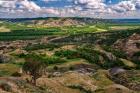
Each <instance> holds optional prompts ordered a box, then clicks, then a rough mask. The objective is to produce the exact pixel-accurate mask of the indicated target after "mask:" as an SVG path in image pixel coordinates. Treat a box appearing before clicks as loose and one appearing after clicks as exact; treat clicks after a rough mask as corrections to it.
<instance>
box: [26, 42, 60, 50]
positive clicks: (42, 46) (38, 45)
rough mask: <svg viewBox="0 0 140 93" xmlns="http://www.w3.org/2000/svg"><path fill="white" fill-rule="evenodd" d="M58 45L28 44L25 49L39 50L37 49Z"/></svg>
mask: <svg viewBox="0 0 140 93" xmlns="http://www.w3.org/2000/svg"><path fill="white" fill-rule="evenodd" d="M58 47H59V46H58V45H55V44H35V45H29V46H27V47H25V50H27V51H32V50H39V49H46V48H48V49H49V50H53V49H54V48H58Z"/></svg>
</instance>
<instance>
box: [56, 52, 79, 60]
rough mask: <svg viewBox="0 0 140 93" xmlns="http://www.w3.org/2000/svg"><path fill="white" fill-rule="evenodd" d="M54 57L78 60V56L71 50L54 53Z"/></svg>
mask: <svg viewBox="0 0 140 93" xmlns="http://www.w3.org/2000/svg"><path fill="white" fill-rule="evenodd" d="M55 55H56V56H60V57H66V58H67V59H74V58H79V54H78V53H77V52H76V51H73V50H60V51H56V52H55Z"/></svg>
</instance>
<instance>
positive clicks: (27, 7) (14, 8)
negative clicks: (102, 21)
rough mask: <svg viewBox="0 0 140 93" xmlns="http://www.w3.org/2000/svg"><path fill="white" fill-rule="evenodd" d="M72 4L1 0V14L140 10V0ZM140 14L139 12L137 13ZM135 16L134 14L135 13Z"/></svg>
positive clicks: (75, 1)
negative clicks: (48, 5) (56, 4)
mask: <svg viewBox="0 0 140 93" xmlns="http://www.w3.org/2000/svg"><path fill="white" fill-rule="evenodd" d="M41 1H43V2H46V4H47V3H49V2H57V1H59V2H63V1H62V0H41ZM67 2H68V3H72V4H70V5H66V6H65V5H64V6H63V7H60V8H57V7H53V5H52V7H47V6H43V7H42V6H40V5H38V4H36V3H35V2H34V1H33V0H32V1H31V0H11V1H4V0H0V15H2V13H3V12H4V13H7V15H8V16H9V15H10V14H11V15H13V16H14V15H15V17H16V16H23V15H24V16H26V17H28V16H44V15H45V16H47V15H48V16H49V15H54V16H60V15H61V16H62V15H63V16H93V17H95V16H105V15H108V16H109V15H110V16H115V17H116V16H118V17H119V16H120V15H121V16H122V15H124V16H128V15H133V14H132V13H134V12H137V11H138V10H140V0H123V1H121V2H119V3H117V4H109V5H107V4H105V3H104V2H105V0H67ZM135 14H139V13H135ZM133 16H134V15H133Z"/></svg>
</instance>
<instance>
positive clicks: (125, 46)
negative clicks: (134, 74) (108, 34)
mask: <svg viewBox="0 0 140 93" xmlns="http://www.w3.org/2000/svg"><path fill="white" fill-rule="evenodd" d="M113 47H114V48H116V49H120V50H123V51H124V52H126V54H127V55H128V56H129V57H132V56H133V55H134V54H135V53H137V52H139V51H140V35H139V34H135V33H134V34H133V35H131V36H130V37H128V38H126V39H119V40H118V41H116V42H115V43H114V45H113Z"/></svg>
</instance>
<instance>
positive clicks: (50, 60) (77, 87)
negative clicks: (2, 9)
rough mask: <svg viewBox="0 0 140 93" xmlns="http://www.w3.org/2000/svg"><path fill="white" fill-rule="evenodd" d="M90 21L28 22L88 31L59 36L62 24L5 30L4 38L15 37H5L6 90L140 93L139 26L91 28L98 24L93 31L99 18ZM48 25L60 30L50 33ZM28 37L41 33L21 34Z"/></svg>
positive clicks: (0, 89) (1, 73)
mask: <svg viewBox="0 0 140 93" xmlns="http://www.w3.org/2000/svg"><path fill="white" fill-rule="evenodd" d="M85 20H86V22H85V21H84V19H82V20H80V19H76V20H75V19H74V18H61V19H57V18H56V19H55V20H54V19H51V18H49V20H31V21H30V22H28V21H27V24H26V25H28V26H29V25H36V26H45V27H50V28H51V27H52V26H54V27H56V28H59V27H60V28H63V26H64V27H65V28H63V30H62V29H60V28H59V30H62V31H63V32H64V31H65V29H66V28H69V27H70V28H69V29H68V30H70V31H71V29H72V30H74V31H75V32H76V31H77V32H78V31H81V30H83V29H84V30H83V32H84V31H87V33H82V32H80V33H75V32H73V33H71V32H70V31H69V33H67V32H66V33H65V34H58V33H60V32H59V30H58V29H57V30H56V28H53V30H51V29H50V28H41V31H42V29H43V31H44V30H45V31H44V32H41V31H40V32H37V30H38V29H39V27H38V28H35V29H33V28H32V29H31V28H30V29H28V30H27V31H25V30H26V29H24V30H19V29H18V30H17V29H16V30H15V25H12V26H11V29H12V31H13V32H11V33H9V32H1V35H0V38H3V37H4V36H5V37H6V38H7V37H10V36H11V37H12V36H13V38H14V39H12V40H9V39H8V40H7V39H5V38H4V39H1V41H0V93H140V63H139V61H140V32H139V29H138V28H137V29H130V30H129V29H127V30H124V29H123V31H118V30H117V31H116V30H115V31H112V30H111V31H106V32H104V31H103V32H102V31H101V32H94V31H93V32H88V31H89V30H92V29H95V27H96V26H97V25H96V26H88V29H87V27H85V25H87V22H88V23H89V24H90V23H92V22H93V20H90V19H85ZM94 21H95V20H94ZM8 25H9V24H8ZM21 25H23V24H21ZM73 25H76V26H81V27H82V26H84V27H83V28H77V29H75V26H74V27H73V28H71V27H72V26H73ZM22 27H23V28H24V26H22ZM9 28H10V27H9ZM125 28H126V26H125ZM48 29H49V30H51V31H52V32H55V33H56V32H58V33H57V34H54V33H53V34H49V35H48V33H47V32H49V30H48ZM54 29H55V30H54ZM79 29H80V30H79ZM30 30H33V31H32V32H30ZM39 30H40V29H39ZM95 30H97V29H95ZM16 31H17V32H16ZM18 31H19V32H18ZM22 31H23V32H22ZM25 32H29V33H25ZM33 32H34V33H33ZM46 33H47V34H46ZM7 34H9V36H7ZM15 34H16V35H17V36H16V35H15ZM44 34H45V35H44ZM24 35H25V36H27V37H29V36H35V37H36V36H38V35H40V37H39V38H34V39H33V38H32V39H26V38H23V39H21V38H19V37H24ZM2 36H3V37H2ZM14 36H15V37H14ZM17 37H18V38H17Z"/></svg>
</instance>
